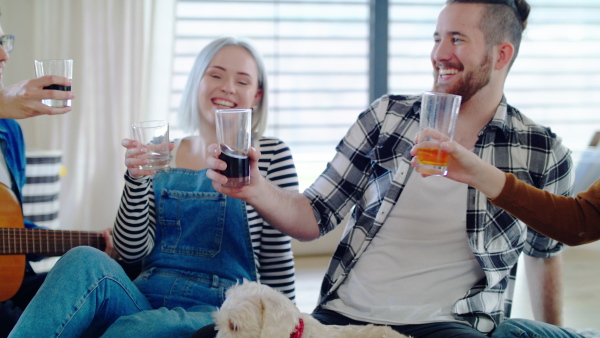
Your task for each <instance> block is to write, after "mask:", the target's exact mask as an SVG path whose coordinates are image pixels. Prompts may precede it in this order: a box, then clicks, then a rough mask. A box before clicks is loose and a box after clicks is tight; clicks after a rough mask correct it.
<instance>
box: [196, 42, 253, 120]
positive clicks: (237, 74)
mask: <svg viewBox="0 0 600 338" xmlns="http://www.w3.org/2000/svg"><path fill="white" fill-rule="evenodd" d="M261 97H262V90H259V89H258V70H257V67H256V62H255V61H254V58H253V57H252V55H250V53H249V52H248V51H247V50H246V49H245V48H243V47H240V46H227V47H224V48H223V49H221V50H220V51H219V52H218V53H217V54H215V56H214V57H213V59H212V60H211V61H210V63H209V65H208V67H207V68H206V71H205V72H204V75H203V76H202V79H201V80H200V87H199V89H198V109H199V110H200V119H202V120H203V121H202V122H203V123H209V124H210V125H214V124H215V110H216V109H225V108H252V107H253V106H255V105H256V104H258V102H259V101H260V98H261Z"/></svg>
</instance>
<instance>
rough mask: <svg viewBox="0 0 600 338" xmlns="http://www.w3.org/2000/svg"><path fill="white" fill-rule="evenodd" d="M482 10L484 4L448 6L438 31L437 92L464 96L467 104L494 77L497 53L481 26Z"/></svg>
mask: <svg viewBox="0 0 600 338" xmlns="http://www.w3.org/2000/svg"><path fill="white" fill-rule="evenodd" d="M482 11H483V5H480V4H462V3H454V4H451V5H447V6H446V7H444V9H443V10H442V12H441V13H440V15H439V17H438V21H437V26H436V30H435V33H434V41H435V44H434V46H433V50H432V51H431V62H432V65H433V74H434V84H433V91H437V92H443V93H450V94H456V95H461V96H462V102H463V103H464V102H467V101H469V99H471V98H472V97H473V96H474V95H475V94H477V93H478V92H479V91H480V90H481V89H482V88H484V87H485V86H487V85H488V83H489V82H490V79H491V77H492V68H493V67H492V65H493V62H494V60H493V54H492V51H491V50H490V49H489V48H487V46H486V44H485V37H484V35H483V32H482V31H481V30H480V29H479V20H480V17H481V15H482Z"/></svg>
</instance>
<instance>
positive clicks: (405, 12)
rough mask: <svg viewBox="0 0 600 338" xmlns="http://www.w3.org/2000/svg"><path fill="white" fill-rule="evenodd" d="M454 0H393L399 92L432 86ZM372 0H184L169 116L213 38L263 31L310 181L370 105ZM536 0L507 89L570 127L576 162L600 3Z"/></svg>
mask: <svg viewBox="0 0 600 338" xmlns="http://www.w3.org/2000/svg"><path fill="white" fill-rule="evenodd" d="M372 1H375V0H372ZM444 2H445V1H443V0H418V1H417V0H413V1H406V0H405V1H403V0H389V8H388V14H389V24H388V27H389V29H388V32H389V40H388V46H387V50H388V55H389V61H388V64H387V67H388V77H387V79H385V78H379V79H375V80H376V81H387V83H386V86H387V88H389V89H388V90H389V92H390V93H404V94H418V93H420V92H423V91H425V90H429V89H430V88H431V85H432V70H431V63H430V61H429V52H430V51H431V48H432V43H433V42H432V41H433V39H432V35H433V31H434V29H435V23H436V20H437V15H438V14H439V11H440V9H441V8H442V6H443V4H444ZM370 3H371V1H369V0H346V1H344V0H337V1H336V0H329V1H308V0H307V1H291V0H279V1H267V0H263V1H259V0H254V1H251V0H248V1H205V0H196V1H194V0H179V1H178V2H177V5H176V14H175V16H176V17H175V41H174V49H173V50H174V55H173V75H172V92H171V99H170V107H171V112H172V115H171V117H170V120H171V121H173V122H175V121H176V118H175V112H176V111H177V107H178V105H179V99H180V96H181V90H182V89H183V87H184V85H185V81H186V79H187V72H188V71H189V69H191V66H192V64H193V61H194V58H195V56H196V54H197V53H198V52H199V51H200V49H201V48H202V47H203V46H204V45H206V44H207V43H208V42H209V41H210V40H212V39H214V38H216V37H219V36H223V35H243V36H245V37H247V38H249V39H251V40H253V41H254V42H255V43H256V45H257V47H258V48H259V50H260V51H261V52H262V53H263V55H264V57H265V62H266V67H267V70H268V72H269V86H270V93H269V95H270V98H269V99H270V103H269V104H270V110H269V127H268V129H267V132H266V135H269V136H276V137H280V138H281V139H282V140H284V141H285V142H286V143H287V144H288V145H289V146H290V147H291V149H292V151H293V154H294V158H295V161H296V165H297V169H298V173H299V175H300V189H301V190H303V189H305V188H306V187H307V186H308V185H309V184H310V183H312V181H313V180H314V179H315V178H316V176H317V175H318V174H319V173H320V172H321V171H322V170H323V169H324V168H325V165H326V162H327V161H328V160H329V159H331V157H332V156H333V154H334V149H335V146H336V145H337V143H338V142H339V140H340V139H341V138H342V137H343V136H344V134H345V133H346V131H347V130H348V127H349V126H350V125H351V124H352V123H353V122H354V120H355V119H356V117H357V116H358V114H359V113H360V112H362V111H363V110H364V109H365V108H367V106H368V105H369V104H370V99H369V24H370V23H369V20H370V17H369V15H370ZM381 3H385V1H381V2H380V0H377V1H376V2H375V4H378V5H380V4H381ZM529 3H530V4H531V5H532V11H531V15H530V20H529V26H528V28H527V30H526V32H525V35H524V38H523V42H522V44H521V50H520V54H519V57H518V59H517V61H516V62H515V64H514V66H513V68H512V70H511V72H510V75H509V77H508V79H507V83H506V87H505V94H506V96H507V98H508V100H509V103H510V104H512V105H514V106H515V107H517V108H518V109H519V110H521V111H522V112H523V113H525V114H526V115H528V116H530V117H531V118H533V119H534V120H535V121H536V122H538V123H540V124H544V125H547V126H549V127H551V128H552V130H553V131H554V132H556V133H557V134H558V135H560V136H561V137H562V138H563V140H564V143H565V144H566V145H567V146H568V147H570V148H571V149H572V150H573V151H574V159H575V160H577V158H578V154H579V153H580V152H581V151H583V150H584V149H585V147H586V145H587V144H588V143H589V141H590V139H591V137H592V135H593V133H594V132H595V131H596V130H598V129H600V114H599V113H600V111H599V108H598V107H600V63H599V62H597V61H598V55H600V6H598V5H597V3H596V0H577V1H564V0H563V1H558V0H530V1H529ZM375 67H377V64H376V65H375ZM176 128H177V126H176V125H175V126H173V129H175V132H174V135H175V136H176V137H177V133H176Z"/></svg>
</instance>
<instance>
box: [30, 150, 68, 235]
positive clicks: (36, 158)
mask: <svg viewBox="0 0 600 338" xmlns="http://www.w3.org/2000/svg"><path fill="white" fill-rule="evenodd" d="M25 156H26V157H27V167H26V171H25V174H26V176H27V183H26V184H25V186H24V187H23V215H24V217H25V218H27V219H29V220H30V221H32V222H34V223H36V224H37V225H39V226H44V227H48V228H51V229H58V227H59V218H58V212H59V209H60V205H59V198H58V196H59V193H60V173H61V169H62V152H61V151H60V150H33V151H27V152H26V153H25Z"/></svg>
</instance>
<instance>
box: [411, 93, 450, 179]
mask: <svg viewBox="0 0 600 338" xmlns="http://www.w3.org/2000/svg"><path fill="white" fill-rule="evenodd" d="M460 101H461V96H460V95H453V94H446V93H436V92H425V93H423V98H422V100H421V112H420V123H419V129H420V131H421V133H422V134H423V135H425V134H424V131H425V130H427V129H433V130H434V131H435V132H434V133H431V132H430V133H427V136H426V137H424V138H423V139H422V140H421V142H420V143H419V149H418V151H417V171H418V172H420V173H422V174H427V175H433V176H446V174H447V173H448V170H447V167H448V158H449V157H450V155H449V154H448V153H447V152H445V151H443V150H441V149H440V147H439V144H440V143H441V142H445V141H452V138H453V137H454V129H455V128H456V120H457V119H458V111H459V108H460ZM432 135H435V136H432Z"/></svg>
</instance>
